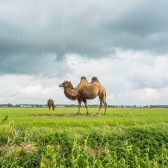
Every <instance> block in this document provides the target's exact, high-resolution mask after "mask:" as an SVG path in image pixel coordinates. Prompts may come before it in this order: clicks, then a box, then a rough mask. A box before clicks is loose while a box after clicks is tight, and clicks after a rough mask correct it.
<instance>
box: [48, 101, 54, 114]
mask: <svg viewBox="0 0 168 168" xmlns="http://www.w3.org/2000/svg"><path fill="white" fill-rule="evenodd" d="M47 104H48V108H49V110H50V109H51V108H52V109H53V111H54V108H55V107H54V101H53V100H52V99H49V100H48V101H47Z"/></svg>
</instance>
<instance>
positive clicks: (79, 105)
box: [77, 99, 82, 114]
mask: <svg viewBox="0 0 168 168" xmlns="http://www.w3.org/2000/svg"><path fill="white" fill-rule="evenodd" d="M81 103H82V101H81V100H80V99H78V112H77V114H79V112H80V108H81Z"/></svg>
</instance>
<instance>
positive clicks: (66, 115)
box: [30, 113, 97, 117]
mask: <svg viewBox="0 0 168 168" xmlns="http://www.w3.org/2000/svg"><path fill="white" fill-rule="evenodd" d="M30 115H31V116H53V117H64V116H65V117H78V116H83V117H89V116H94V117H97V115H96V114H81V113H79V114H77V113H70V114H48V113H46V114H30Z"/></svg>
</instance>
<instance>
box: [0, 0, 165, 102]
mask: <svg viewBox="0 0 168 168" xmlns="http://www.w3.org/2000/svg"><path fill="white" fill-rule="evenodd" d="M167 9H168V1H167V0H160V1H158V0H148V1H146V0H136V1H135V0H118V1H116V0H92V1H90V0H85V1H78V0H29V1H27V0H12V1H11V0H0V104H2V103H12V104H21V103H40V104H45V103H46V101H47V100H48V99H49V98H52V99H54V100H55V103H56V104H59V103H66V104H71V103H74V104H77V102H73V101H70V100H68V99H67V98H66V97H65V96H64V94H63V90H62V89H61V88H59V87H58V85H59V84H60V83H62V82H63V81H64V80H69V81H71V82H72V84H73V85H74V86H76V85H77V84H78V83H79V82H80V77H81V76H86V78H87V79H88V81H90V80H91V78H92V77H93V76H97V78H98V79H99V81H100V82H101V83H102V85H103V86H104V87H105V88H106V91H107V103H108V104H118V105H120V104H128V105H132V104H138V105H148V104H167V102H168V101H167V100H168V10H167ZM93 103H99V101H98V98H97V99H95V100H94V101H89V102H88V104H93Z"/></svg>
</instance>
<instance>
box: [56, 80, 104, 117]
mask: <svg viewBox="0 0 168 168" xmlns="http://www.w3.org/2000/svg"><path fill="white" fill-rule="evenodd" d="M59 87H63V88H64V94H65V96H66V97H67V98H69V99H70V100H76V99H77V101H78V104H79V105H78V112H77V113H79V112H80V107H81V103H82V101H83V102H84V104H85V108H86V114H88V106H87V99H95V98H96V97H97V96H99V100H100V106H99V110H98V112H97V114H98V113H99V111H100V110H101V107H102V103H103V104H104V107H105V112H104V114H105V113H106V109H107V103H106V90H105V88H104V87H103V86H102V85H101V84H100V82H99V80H98V79H97V77H93V78H92V81H91V83H88V81H87V79H86V78H85V77H81V81H80V83H79V84H78V86H77V87H76V88H74V87H73V85H72V84H71V82H70V81H64V82H63V83H62V84H60V85H59Z"/></svg>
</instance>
